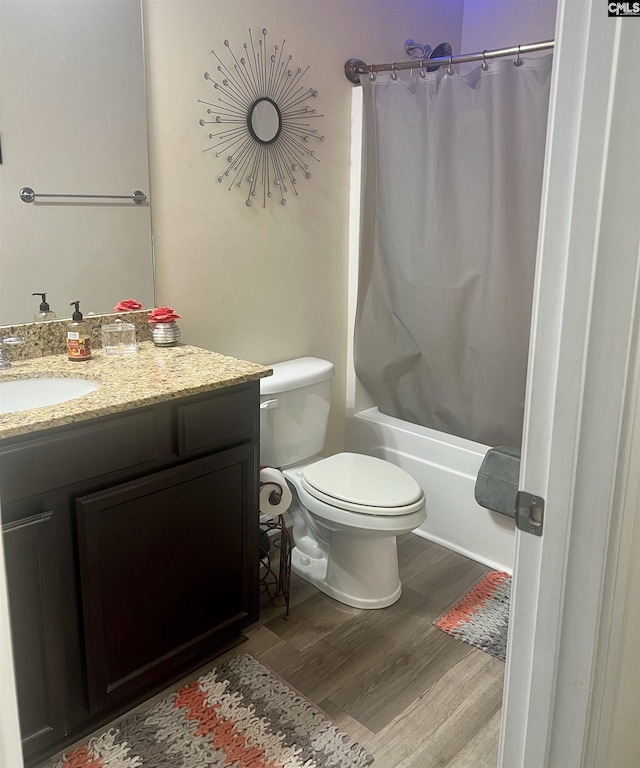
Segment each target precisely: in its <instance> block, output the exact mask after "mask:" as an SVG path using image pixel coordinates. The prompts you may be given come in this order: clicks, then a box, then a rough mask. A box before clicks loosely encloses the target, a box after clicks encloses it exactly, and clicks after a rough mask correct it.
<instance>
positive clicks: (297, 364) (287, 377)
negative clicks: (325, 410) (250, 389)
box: [260, 357, 335, 395]
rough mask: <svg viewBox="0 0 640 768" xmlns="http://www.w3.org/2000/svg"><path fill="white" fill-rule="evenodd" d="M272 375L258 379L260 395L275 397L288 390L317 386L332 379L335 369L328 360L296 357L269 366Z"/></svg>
mask: <svg viewBox="0 0 640 768" xmlns="http://www.w3.org/2000/svg"><path fill="white" fill-rule="evenodd" d="M269 368H272V369H273V375H272V376H267V377H266V378H265V379H260V394H261V395H277V394H278V393H279V392H287V391H288V390H290V389H297V388H298V387H305V386H308V385H310V384H318V383H319V382H321V381H327V380H328V379H331V378H333V374H334V372H335V368H334V366H333V363H331V362H329V361H328V360H321V359H320V358H319V357H298V358H296V359H295V360H285V361H284V362H282V363H274V364H272V365H270V366H269Z"/></svg>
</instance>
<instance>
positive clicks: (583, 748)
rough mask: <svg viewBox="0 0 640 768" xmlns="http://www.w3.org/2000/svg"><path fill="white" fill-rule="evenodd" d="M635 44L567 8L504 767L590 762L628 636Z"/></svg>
mask: <svg viewBox="0 0 640 768" xmlns="http://www.w3.org/2000/svg"><path fill="white" fill-rule="evenodd" d="M634 24H635V26H633V25H634ZM639 32H640V25H639V24H638V22H637V21H636V22H631V21H629V20H625V19H613V18H608V17H607V7H606V4H603V3H596V2H595V0H580V1H579V2H577V1H576V0H559V4H558V19H557V27H556V48H555V53H554V73H553V81H552V93H551V105H550V113H549V128H548V135H547V152H546V157H545V174H544V182H543V195H542V209H541V219H540V236H539V243H538V256H537V267H536V270H537V273H536V284H535V294H534V310H533V317H532V330H531V344H530V352H529V376H528V384H527V400H526V408H525V430H524V437H523V453H522V465H521V475H520V488H521V489H523V490H526V491H529V492H531V493H533V494H535V495H540V496H542V497H544V499H545V501H546V509H545V522H544V533H543V536H542V537H535V536H532V535H530V534H524V533H521V532H518V533H517V536H516V559H515V567H514V585H513V593H512V608H511V621H510V632H509V649H510V650H509V656H508V659H507V665H506V679H505V697H504V707H503V717H502V737H501V746H500V757H499V766H500V768H520V766H522V768H525V767H526V768H542V767H543V766H554V767H555V766H558V768H560V766H565V767H566V766H569V765H571V766H583V767H584V766H591V765H595V764H596V763H595V762H594V761H595V754H596V752H597V751H598V749H600V750H601V749H602V744H603V740H606V739H607V737H608V732H609V725H610V718H611V707H610V706H609V708H608V709H607V708H606V707H603V706H602V704H603V696H604V692H605V688H606V685H605V681H603V680H602V678H601V677H600V678H599V677H598V672H597V663H598V662H599V661H604V662H606V661H607V658H608V659H610V660H613V659H615V657H616V644H617V645H618V647H619V644H620V638H621V633H620V631H618V632H617V636H616V633H615V632H614V633H612V634H609V635H608V636H607V638H606V643H604V644H603V642H602V640H603V633H602V621H601V617H602V616H603V613H606V612H607V610H608V607H609V604H610V597H611V595H610V588H611V581H612V579H613V580H615V579H616V577H617V581H618V584H619V585H622V589H623V590H625V589H626V571H627V569H628V565H629V558H628V557H622V558H620V557H619V555H620V537H619V530H620V525H621V521H622V519H623V517H624V516H625V515H626V516H627V517H629V516H630V515H632V516H635V513H636V511H635V510H636V505H635V501H634V499H635V494H634V493H631V494H630V496H629V497H628V498H625V488H626V484H628V482H629V480H630V479H631V481H632V482H633V483H635V484H636V486H637V484H638V473H637V472H636V473H632V474H629V473H627V472H626V469H627V468H628V458H629V455H630V451H631V448H632V440H631V438H632V433H631V429H630V428H628V427H627V424H629V423H631V422H632V420H633V419H632V416H633V414H634V412H635V399H636V396H637V375H636V361H637V354H636V351H637V350H636V348H637V345H638V339H637V335H636V331H635V314H636V304H637V293H638V290H637V286H638V261H639V260H638V244H639V243H640V224H639V223H638V221H637V219H638V217H637V211H636V212H635V215H634V205H637V200H638V199H640V197H639V196H640V182H639V180H640V172H639V166H640V148H639V147H638V144H637V130H638V127H640V122H639V121H638V117H637V112H638V110H637V108H634V107H633V106H631V104H632V102H631V101H630V99H629V93H630V91H631V90H632V88H633V87H635V88H636V89H637V58H636V59H635V63H636V66H634V67H633V68H629V67H628V66H626V62H628V61H629V59H630V55H631V54H632V53H633V54H635V55H636V57H637V49H638V47H639V42H640V37H639V36H638V33H639ZM634 49H635V50H634ZM636 101H637V98H636ZM627 117H629V118H631V119H630V120H627ZM634 127H635V130H636V133H635V134H634V131H633V128H634ZM629 142H630V143H629ZM629 214H631V215H629ZM627 490H628V489H627ZM618 597H620V593H619V594H618ZM622 602H624V601H622ZM610 693H611V690H610V687H609V689H608V694H610ZM592 725H595V726H596V727H595V728H593V727H590V726H592ZM598 741H599V746H598V743H597V742H598Z"/></svg>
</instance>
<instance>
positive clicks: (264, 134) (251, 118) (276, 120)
mask: <svg viewBox="0 0 640 768" xmlns="http://www.w3.org/2000/svg"><path fill="white" fill-rule="evenodd" d="M247 124H248V126H249V130H250V131H251V135H252V136H253V138H254V139H255V140H256V141H259V142H260V143H261V144H272V143H273V142H274V141H275V140H276V139H277V138H278V136H279V135H280V130H281V129H282V120H281V117H280V110H279V109H278V105H277V104H276V103H275V102H274V101H272V100H271V99H269V98H267V97H266V96H264V97H263V98H261V99H258V100H257V101H256V102H254V104H253V106H252V107H251V109H250V110H249V114H248V115H247Z"/></svg>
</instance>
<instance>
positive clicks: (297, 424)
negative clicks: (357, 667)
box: [260, 357, 425, 608]
mask: <svg viewBox="0 0 640 768" xmlns="http://www.w3.org/2000/svg"><path fill="white" fill-rule="evenodd" d="M270 367H271V368H273V376H269V377H268V378H266V379H261V381H260V428H261V438H260V463H261V464H263V465H268V466H272V467H277V468H279V469H281V470H282V472H283V474H284V476H285V478H286V479H287V481H288V482H289V484H290V486H291V488H292V491H293V497H294V502H293V504H292V506H291V508H290V510H289V512H290V514H291V518H292V520H293V539H294V543H295V546H294V548H293V553H292V567H293V570H294V571H295V572H296V573H297V574H299V575H300V576H302V577H303V578H304V579H306V580H307V581H309V582H311V583H312V584H314V585H315V586H316V587H317V588H318V589H319V590H321V591H322V592H324V593H325V594H327V595H330V596H331V597H333V598H335V599H336V600H339V601H340V602H341V603H345V604H346V605H352V606H354V607H356V608H385V607H386V606H388V605H392V604H393V603H395V602H396V600H398V598H399V597H400V594H401V592H402V587H401V584H400V577H399V575H398V555H397V550H396V536H398V535H400V534H402V533H408V532H409V531H412V530H413V529H414V528H417V527H418V526H419V525H420V524H421V523H422V522H424V519H425V499H424V494H423V492H422V489H421V488H420V486H419V485H418V483H417V482H416V481H415V480H414V479H413V478H412V477H411V476H410V475H408V474H407V473H406V472H405V471H404V470H402V469H400V468H399V467H397V466H395V464H391V463H389V462H387V461H383V460H382V459H376V458H374V457H372V456H364V455H361V454H355V453H338V454H336V455H335V456H329V457H328V458H321V457H320V452H321V451H322V449H323V447H324V441H325V437H326V431H327V422H328V417H329V406H330V401H331V380H332V378H333V374H334V367H333V364H332V363H330V362H328V361H327V360H320V359H318V358H315V357H302V358H298V359H297V360H288V361H286V362H283V363H276V364H275V365H272V366H270Z"/></svg>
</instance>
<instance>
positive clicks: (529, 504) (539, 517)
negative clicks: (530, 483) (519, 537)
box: [516, 491, 544, 536]
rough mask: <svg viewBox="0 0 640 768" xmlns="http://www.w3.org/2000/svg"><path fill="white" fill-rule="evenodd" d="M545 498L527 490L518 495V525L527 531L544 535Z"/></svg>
mask: <svg viewBox="0 0 640 768" xmlns="http://www.w3.org/2000/svg"><path fill="white" fill-rule="evenodd" d="M543 524H544V499H543V498H542V496H537V495H534V494H532V493H527V492H526V491H518V493H517V495H516V527H517V528H518V529H519V530H521V531H524V532H525V533H531V534H533V535H534V536H542V527H543Z"/></svg>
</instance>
